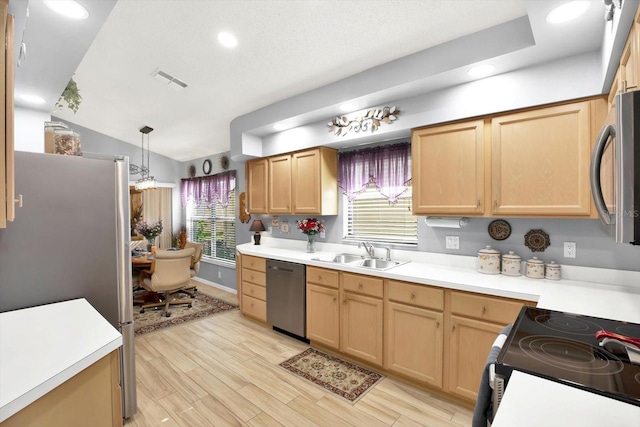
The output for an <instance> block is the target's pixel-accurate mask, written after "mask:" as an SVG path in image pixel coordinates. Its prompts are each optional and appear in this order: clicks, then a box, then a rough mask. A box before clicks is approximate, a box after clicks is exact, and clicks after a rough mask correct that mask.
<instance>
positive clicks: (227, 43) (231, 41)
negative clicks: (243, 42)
mask: <svg viewBox="0 0 640 427" xmlns="http://www.w3.org/2000/svg"><path fill="white" fill-rule="evenodd" d="M218 42H220V44H221V45H222V46H224V47H228V48H234V47H236V46H237V45H238V39H237V38H236V36H234V35H233V34H231V33H227V32H226V31H222V32H220V33H218Z"/></svg>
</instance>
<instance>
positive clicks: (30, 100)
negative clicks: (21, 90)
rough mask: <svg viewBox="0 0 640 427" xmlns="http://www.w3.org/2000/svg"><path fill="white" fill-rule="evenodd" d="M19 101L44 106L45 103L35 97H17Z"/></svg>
mask: <svg viewBox="0 0 640 427" xmlns="http://www.w3.org/2000/svg"><path fill="white" fill-rule="evenodd" d="M19 97H20V99H22V100H23V101H25V102H28V103H30V104H44V103H45V102H47V101H46V100H45V99H44V98H42V97H40V96H37V95H29V94H27V95H19Z"/></svg>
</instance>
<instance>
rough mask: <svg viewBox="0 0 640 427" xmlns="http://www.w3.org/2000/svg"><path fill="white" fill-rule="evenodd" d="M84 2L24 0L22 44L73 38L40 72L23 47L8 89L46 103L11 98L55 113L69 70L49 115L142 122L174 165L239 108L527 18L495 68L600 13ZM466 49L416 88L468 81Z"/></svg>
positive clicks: (548, 47)
mask: <svg viewBox="0 0 640 427" xmlns="http://www.w3.org/2000/svg"><path fill="white" fill-rule="evenodd" d="M12 2H17V3H23V4H26V2H24V1H22V0H12ZM79 2H80V3H82V4H84V5H85V7H86V8H87V9H88V10H89V13H90V18H89V19H88V20H86V21H68V20H66V19H65V18H62V17H58V16H55V15H52V13H51V12H50V11H49V10H48V9H47V8H46V7H44V6H43V5H42V0H30V1H29V9H30V16H29V18H28V19H26V24H23V27H24V37H25V39H26V38H30V39H33V40H40V42H41V43H42V44H43V45H44V46H46V43H47V40H48V39H49V40H53V39H55V37H53V36H54V35H56V34H70V35H71V36H66V38H60V39H56V40H58V41H57V42H56V43H55V44H54V46H51V47H50V48H49V50H48V53H49V54H52V53H53V52H56V51H57V50H60V51H62V53H60V54H59V56H57V58H58V59H59V61H58V60H56V56H54V58H53V59H49V61H50V62H49V64H46V63H45V64H44V69H40V70H39V71H36V68H37V67H35V65H33V64H35V63H38V61H42V56H43V55H45V53H46V52H47V51H46V49H45V48H44V47H43V49H45V50H44V51H43V53H38V49H32V50H33V52H31V51H28V52H29V53H28V55H27V58H26V59H25V60H24V65H22V66H21V67H20V68H19V69H18V71H17V81H16V95H19V94H20V93H21V92H27V91H36V90H37V86H38V80H40V83H41V84H42V86H43V88H44V87H45V86H46V87H47V88H49V91H50V92H49V93H48V95H47V103H46V104H45V105H43V106H40V107H37V106H36V107H34V106H32V105H28V104H26V103H24V102H22V101H20V100H19V99H18V100H17V103H18V105H20V106H23V107H27V108H40V109H44V110H49V111H50V110H51V109H52V108H53V106H54V104H55V101H56V100H57V95H55V94H59V93H60V92H61V90H62V89H64V86H65V85H66V82H67V81H68V79H69V77H71V76H72V75H73V77H74V79H75V81H76V82H77V84H78V87H79V89H80V93H81V95H82V98H83V101H82V104H81V106H80V109H79V111H78V112H77V113H75V114H74V113H73V112H72V111H70V110H69V109H66V108H65V109H62V110H59V111H56V112H54V113H53V114H54V115H55V116H57V117H60V118H62V119H64V120H67V121H70V122H72V123H77V124H78V125H81V126H83V127H86V128H89V129H92V130H95V131H97V132H101V133H103V134H106V135H109V136H111V137H114V138H117V139H120V140H122V141H125V142H129V143H131V144H139V141H140V133H139V129H140V128H141V127H143V126H144V125H148V126H151V127H152V128H154V129H155V130H154V131H153V133H152V134H151V137H150V149H151V151H154V152H157V153H159V154H163V155H165V156H168V157H170V158H173V159H176V160H179V161H187V160H191V159H194V158H199V157H203V156H208V155H213V154H216V153H220V152H223V151H227V150H229V123H230V122H231V120H233V119H234V118H235V117H238V116H241V115H243V114H246V113H249V112H251V111H254V110H257V109H259V108H263V107H265V106H268V105H270V104H272V103H275V102H278V101H282V100H286V99H288V98H290V97H293V96H295V95H299V94H302V93H305V92H308V91H311V90H314V89H317V88H319V87H322V86H324V85H328V84H331V83H333V82H336V81H339V80H341V79H344V78H347V77H349V76H352V75H354V74H357V73H362V72H365V71H366V70H369V69H371V68H373V67H376V66H379V65H381V64H385V63H389V62H391V61H395V60H398V59H400V58H403V57H406V56H407V55H411V54H415V53H418V52H421V51H424V50H426V49H430V48H434V47H436V46H439V45H442V44H444V43H446V42H449V41H451V40H455V39H459V38H460V37H463V36H469V35H472V34H476V33H478V34H481V32H482V30H486V29H489V28H501V27H500V26H501V25H502V24H505V23H507V22H510V21H514V20H517V19H519V18H522V17H526V19H524V20H521V22H526V23H527V25H530V28H531V33H532V35H533V38H534V40H535V42H534V43H533V44H532V45H530V46H527V47H523V48H522V49H519V50H515V51H512V52H509V53H504V54H501V55H500V58H499V59H500V64H502V65H501V67H502V68H499V69H497V70H496V72H498V73H500V72H505V71H509V70H513V69H518V68H522V67H527V66H532V65H535V64H537V63H542V62H546V61H551V60H554V59H558V58H562V57H567V56H571V55H576V54H579V53H583V52H590V51H594V50H597V49H599V48H600V46H601V44H602V39H603V30H604V19H603V17H604V12H605V9H604V4H603V2H602V1H601V0H593V1H591V2H590V3H591V4H590V8H589V10H588V11H587V13H586V14H585V15H584V16H583V17H582V19H581V20H580V21H576V22H575V23H567V24H563V25H560V26H555V27H554V26H551V25H550V24H548V23H546V22H545V19H544V18H545V16H546V14H547V12H548V11H549V10H551V9H552V8H553V7H554V6H556V5H558V4H561V3H563V1H561V0H528V1H525V0H473V1H472V0H447V1H441V0H366V1H365V0H180V1H178V0H119V1H117V2H114V1H111V0H102V1H95V0H93V1H91V0H79ZM43 22H44V23H47V25H46V30H47V32H45V33H44V34H42V32H41V31H39V28H42V24H41V23H43ZM83 26H84V27H83ZM86 27H91V28H90V29H89V28H86ZM220 31H229V32H232V33H234V34H235V35H236V36H237V38H238V46H237V47H236V48H235V49H227V48H225V47H223V46H221V45H220V44H219V43H218V42H217V40H216V35H217V33H218V32H220ZM479 32H480V33H479ZM56 37H58V36H56ZM60 37H62V36H60ZM40 42H38V43H40ZM479 42H480V43H481V40H480V41H479ZM505 42H506V40H505ZM33 43H36V42H35V41H32V42H31V44H32V45H33ZM28 44H29V43H28ZM65 54H66V55H67V56H68V57H65V56H64V55H65ZM468 58H469V60H468V61H467V62H468V63H461V64H459V66H457V67H456V69H455V70H454V69H451V70H446V71H443V72H438V73H436V74H437V75H433V76H429V77H432V78H433V79H434V80H433V84H432V85H431V86H428V85H423V86H424V87H428V90H434V89H436V88H441V87H446V86H449V85H452V84H459V83H461V82H463V81H464V80H465V79H466V80H467V81H468V80H469V79H471V77H469V76H467V74H466V70H467V69H468V68H469V67H468V65H471V64H472V63H477V62H480V61H479V60H478V57H477V56H474V55H472V54H469V55H468ZM30 62H31V64H29V63H30ZM47 65H48V67H49V68H48V71H47ZM70 67H75V68H72V69H70ZM59 68H62V69H63V70H59ZM157 70H162V71H163V72H166V73H168V74H170V75H173V76H175V77H176V78H178V79H180V80H181V81H183V82H185V83H186V84H187V85H188V86H187V87H186V88H185V89H177V88H175V87H174V85H169V84H167V83H166V82H163V81H160V80H159V79H157V78H155V77H154V76H153V74H154V72H155V71H157ZM47 72H49V74H47ZM37 73H44V74H43V77H42V78H41V79H38V78H37V76H38V74H37ZM34 76H35V77H34ZM45 76H48V78H45ZM363 76H366V75H365V74H363ZM48 80H55V82H50V81H48ZM45 83H46V84H45ZM378 83H380V82H378ZM423 83H424V82H423ZM395 86H398V89H399V90H400V89H402V90H403V91H405V92H406V91H407V87H402V88H401V86H402V85H398V84H397V82H393V83H390V86H389V88H388V89H389V90H390V91H391V92H389V93H393V92H392V91H393V90H394V87H395ZM422 90H427V89H422ZM45 92H46V91H45ZM389 96H390V98H389V99H396V98H393V97H391V95H389ZM343 101H346V100H343V99H338V98H336V100H335V102H336V103H338V102H343ZM335 114H339V111H336V112H335Z"/></svg>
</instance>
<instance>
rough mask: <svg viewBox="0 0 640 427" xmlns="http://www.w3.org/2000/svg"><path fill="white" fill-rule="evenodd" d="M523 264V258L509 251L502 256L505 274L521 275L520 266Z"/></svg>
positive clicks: (503, 272)
mask: <svg viewBox="0 0 640 427" xmlns="http://www.w3.org/2000/svg"><path fill="white" fill-rule="evenodd" d="M521 265H522V258H520V256H518V255H516V254H514V253H513V251H509V253H508V254H505V255H503V256H502V274H504V275H505V276H520V275H522V273H520V266H521Z"/></svg>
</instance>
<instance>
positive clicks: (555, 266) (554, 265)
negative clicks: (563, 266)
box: [546, 261, 560, 268]
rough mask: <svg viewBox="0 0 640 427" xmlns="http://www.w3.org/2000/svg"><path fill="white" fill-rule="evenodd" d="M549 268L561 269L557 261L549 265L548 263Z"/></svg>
mask: <svg viewBox="0 0 640 427" xmlns="http://www.w3.org/2000/svg"><path fill="white" fill-rule="evenodd" d="M546 266H547V268H560V264H556V262H555V261H551V262H549V263H547V265H546Z"/></svg>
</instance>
